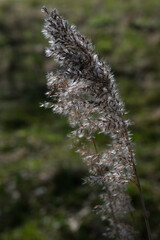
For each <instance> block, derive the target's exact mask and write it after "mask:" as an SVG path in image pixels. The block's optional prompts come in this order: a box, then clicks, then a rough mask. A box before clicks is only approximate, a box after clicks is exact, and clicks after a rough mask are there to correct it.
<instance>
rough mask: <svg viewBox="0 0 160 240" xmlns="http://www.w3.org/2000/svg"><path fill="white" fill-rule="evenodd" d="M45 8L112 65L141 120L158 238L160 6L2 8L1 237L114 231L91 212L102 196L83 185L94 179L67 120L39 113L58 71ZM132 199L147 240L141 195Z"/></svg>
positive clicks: (136, 128)
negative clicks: (49, 51) (50, 54)
mask: <svg viewBox="0 0 160 240" xmlns="http://www.w3.org/2000/svg"><path fill="white" fill-rule="evenodd" d="M43 5H46V6H47V7H52V8H53V7H56V8H57V9H58V10H59V12H60V13H61V14H62V15H63V16H64V17H65V18H67V19H68V20H69V22H70V23H73V24H75V25H77V27H78V29H79V30H80V31H81V32H82V33H83V34H85V35H86V36H88V37H89V38H90V39H92V41H93V43H94V45H95V46H96V51H97V52H98V54H99V55H100V56H101V57H102V58H103V59H106V60H107V61H108V63H109V64H110V65H111V67H112V71H113V72H114V74H115V77H116V79H117V84H118V87H119V89H120V94H121V96H122V98H123V100H124V102H125V104H126V108H127V111H129V113H128V117H129V118H130V119H131V121H133V122H134V125H133V126H132V127H131V131H132V133H133V141H134V142H135V150H136V159H137V168H138V173H139V175H140V180H141V184H142V189H143V193H144V197H145V202H146V206H147V209H148V214H149V216H150V224H151V229H152V235H153V240H159V239H160V225H159V223H160V188H159V181H160V162H159V156H160V105H159V103H160V72H159V69H160V68H159V67H160V66H159V65H160V59H159V56H160V18H159V12H160V2H159V0H152V1H151V0H150V1H149V0H145V1H142V0H130V1H125V0H106V1H105V0H80V1H77V0H44V1H41V0H19V1H16V0H15V1H14V0H10V1H9V0H0V53H1V54H0V75H1V76H0V239H1V240H53V239H54V240H96V239H99V240H100V239H103V237H102V233H103V229H104V227H105V223H103V222H101V220H100V217H99V216H97V215H96V214H95V213H94V212H93V211H92V209H93V206H95V205H96V204H97V203H98V201H99V200H98V197H97V195H98V192H99V190H98V189H95V188H91V187H89V186H87V185H83V184H82V183H83V179H84V178H85V176H87V174H88V171H87V167H86V166H85V164H84V163H83V162H82V160H81V159H80V157H79V155H78V154H76V153H75V152H74V150H71V149H70V140H69V139H68V138H67V134H68V133H69V132H70V130H71V129H70V127H69V125H68V123H67V119H66V118H64V117H62V116H58V115H55V114H53V113H52V112H51V110H45V109H43V108H40V107H39V105H40V103H41V102H44V101H45V100H46V97H45V92H46V80H45V74H46V73H47V71H50V70H52V69H55V68H56V65H55V63H54V61H53V60H52V59H46V58H45V56H44V48H45V47H46V46H47V41H46V40H45V39H44V37H43V35H42V34H41V29H42V26H43V14H42V13H41V11H40V9H41V7H42V6H43ZM99 142H100V144H104V143H105V140H104V139H99ZM128 192H129V193H130V195H131V197H132V201H133V205H134V207H135V208H136V212H135V213H134V225H135V227H136V228H137V229H138V230H139V232H140V239H141V240H145V239H147V236H146V228H145V223H144V219H143V215H142V212H141V206H140V200H139V195H138V192H137V190H136V189H135V187H133V186H129V187H128ZM105 239H107V238H105ZM137 239H138V238H137Z"/></svg>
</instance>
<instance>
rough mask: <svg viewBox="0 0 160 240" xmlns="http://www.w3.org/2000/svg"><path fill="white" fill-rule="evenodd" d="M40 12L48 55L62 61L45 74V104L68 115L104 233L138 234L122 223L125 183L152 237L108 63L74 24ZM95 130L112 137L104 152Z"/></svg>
mask: <svg viewBox="0 0 160 240" xmlns="http://www.w3.org/2000/svg"><path fill="white" fill-rule="evenodd" d="M42 11H43V12H45V13H46V18H45V24H44V29H43V33H44V35H45V37H46V38H49V47H48V48H47V49H46V55H47V57H54V59H55V60H56V61H57V62H58V63H59V64H60V69H59V70H58V71H57V72H54V73H53V72H51V73H48V75H47V86H48V89H49V91H48V92H47V95H48V96H49V97H50V98H51V101H50V102H47V103H45V104H44V105H45V107H51V108H52V110H53V111H54V112H55V113H60V114H64V115H67V116H68V119H69V123H70V125H71V126H72V127H73V129H74V130H73V131H72V132H71V133H70V137H71V138H72V140H73V142H74V145H75V146H76V147H77V151H78V152H79V153H80V154H81V155H82V158H83V159H84V161H85V162H86V164H87V165H88V169H89V172H90V176H89V177H88V178H87V179H86V181H87V182H89V183H90V184H92V185H93V186H94V185H99V186H100V187H101V195H100V198H101V200H102V205H100V206H97V207H96V210H97V212H98V213H99V214H100V215H101V217H102V219H103V220H105V219H107V220H108V222H109V226H107V227H106V235H107V237H109V238H114V239H117V240H129V239H135V238H136V234H137V232H136V231H135V229H134V228H133V227H132V226H131V225H130V224H128V223H127V221H126V216H127V215H128V214H129V213H132V212H133V211H134V209H133V207H132V205H131V199H130V197H129V195H128V194H127V192H126V190H127V184H128V183H134V184H135V185H136V186H137V187H138V190H139V193H140V199H141V203H142V210H143V214H144V218H145V222H146V226H147V232H148V239H149V240H150V239H151V233H150V227H149V222H148V217H147V213H146V208H145V204H144V199H143V195H142V191H141V186H140V182H139V177H138V174H137V170H136V164H135V155H134V151H133V146H132V142H131V136H130V133H129V131H128V126H129V125H130V122H129V121H128V120H127V119H126V118H125V114H126V113H125V109H124V104H123V102H122V100H121V99H120V97H119V94H118V91H117V87H116V83H115V79H114V77H113V75H112V73H111V71H110V67H109V66H108V65H107V64H106V63H105V62H104V61H101V60H99V58H98V56H97V54H96V53H95V52H94V48H93V46H92V43H91V42H90V41H89V40H88V39H87V38H86V37H84V36H83V35H81V34H80V33H79V32H78V31H77V30H76V27H75V26H73V25H69V24H68V22H67V21H66V20H65V19H64V18H63V17H61V16H60V15H59V13H58V11H57V10H56V9H53V10H52V11H50V12H49V11H48V9H47V8H46V7H43V8H42ZM97 133H102V134H105V135H108V136H109V137H110V138H111V143H110V144H108V145H107V146H106V148H105V149H104V150H103V151H102V150H101V151H99V149H98V147H97V142H96V135H97ZM91 145H92V146H91Z"/></svg>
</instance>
